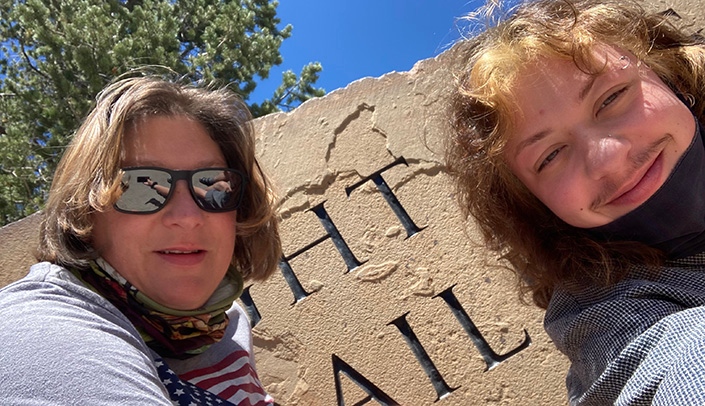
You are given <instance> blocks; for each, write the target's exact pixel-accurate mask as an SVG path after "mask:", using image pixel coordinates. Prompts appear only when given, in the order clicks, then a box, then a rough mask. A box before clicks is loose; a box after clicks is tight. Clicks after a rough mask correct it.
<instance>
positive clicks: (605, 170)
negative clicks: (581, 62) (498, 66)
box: [505, 47, 695, 228]
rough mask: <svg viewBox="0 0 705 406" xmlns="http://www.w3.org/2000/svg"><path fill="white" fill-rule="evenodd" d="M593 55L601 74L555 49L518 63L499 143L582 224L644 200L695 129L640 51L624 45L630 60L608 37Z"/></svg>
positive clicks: (548, 199) (540, 193) (516, 166)
mask: <svg viewBox="0 0 705 406" xmlns="http://www.w3.org/2000/svg"><path fill="white" fill-rule="evenodd" d="M595 55H596V56H597V58H598V61H604V62H605V64H606V65H605V69H604V70H603V71H602V73H600V74H599V75H597V76H591V75H588V74H585V73H584V72H582V71H580V70H579V69H578V68H577V67H576V66H575V64H574V63H573V62H572V61H566V60H560V59H543V60H541V61H539V62H538V63H536V64H534V65H533V66H531V67H529V68H527V69H525V70H524V75H523V76H522V77H521V78H520V79H519V81H518V83H517V86H516V87H515V91H516V95H517V102H518V106H519V109H520V111H519V112H517V114H516V116H515V120H514V123H515V125H516V127H515V132H514V134H512V137H511V138H510V140H509V142H508V145H507V151H506V153H505V159H507V161H508V164H509V166H510V168H511V170H512V172H513V173H514V174H515V175H516V176H517V177H518V178H519V179H520V180H521V181H522V182H523V183H524V185H526V187H527V188H528V189H529V190H530V191H531V192H532V193H533V194H534V195H535V196H536V197H537V198H538V199H539V200H541V201H542V202H543V203H544V204H545V205H546V206H547V207H548V208H549V209H550V210H551V211H552V212H553V213H554V214H556V215H557V216H558V217H559V218H561V219H562V220H563V221H565V222H566V223H568V224H570V225H573V226H575V227H580V228H590V227H597V226H601V225H605V224H607V223H610V222H611V221H613V220H615V219H617V218H618V217H621V216H622V215H624V214H626V213H628V212H630V211H631V210H633V209H635V208H636V207H638V206H639V205H641V204H642V203H644V202H645V201H646V200H647V199H648V198H649V197H650V196H651V195H653V194H654V192H656V190H657V189H658V188H659V187H660V186H661V185H662V184H663V183H664V181H665V180H666V178H667V177H668V175H669V174H670V173H671V171H672V170H673V168H674V167H675V165H676V162H677V161H678V159H679V158H680V156H681V155H682V154H683V152H684V151H685V150H686V149H687V147H688V146H689V145H690V142H691V141H692V139H693V135H694V133H695V120H694V118H693V115H692V114H691V112H690V110H688V108H687V107H686V106H685V105H684V104H683V103H682V102H681V101H680V100H679V99H678V97H676V95H675V94H674V93H673V91H671V90H670V89H669V88H668V87H667V86H666V85H665V84H664V83H663V82H662V81H661V79H659V77H658V76H656V74H655V73H654V72H653V71H651V69H649V68H648V67H646V66H645V65H643V64H638V63H637V62H638V61H637V59H636V57H634V56H633V55H631V54H628V57H629V60H630V61H629V60H627V59H626V58H622V56H623V55H627V53H626V52H621V51H619V50H618V49H616V48H612V47H598V48H597V49H596V51H595ZM620 58H621V59H620ZM674 198H675V199H677V198H678V197H677V196H674Z"/></svg>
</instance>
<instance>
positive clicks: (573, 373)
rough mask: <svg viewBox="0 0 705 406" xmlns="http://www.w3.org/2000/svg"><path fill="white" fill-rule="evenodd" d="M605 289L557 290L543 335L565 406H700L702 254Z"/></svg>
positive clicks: (703, 396) (704, 347)
mask: <svg viewBox="0 0 705 406" xmlns="http://www.w3.org/2000/svg"><path fill="white" fill-rule="evenodd" d="M631 275H632V276H631V278H630V279H627V280H625V281H622V282H621V283H619V284H617V285H615V286H612V287H610V288H595V287H582V288H581V289H579V290H578V291H577V293H576V292H575V291H573V290H571V293H568V292H566V291H565V290H557V291H556V292H555V294H554V295H553V298H552V299H551V303H550V304H549V308H548V310H547V311H546V317H545V320H544V327H545V328H546V331H547V332H548V334H549V336H550V337H551V338H552V339H553V341H554V342H555V344H556V346H557V347H558V349H559V350H560V351H561V352H563V353H564V354H566V355H567V356H568V358H569V359H570V360H571V363H572V364H571V367H570V370H569V372H568V377H567V379H566V383H567V386H568V398H569V400H570V403H571V405H608V404H616V405H651V404H654V405H705V253H701V254H697V255H694V256H691V257H688V258H685V259H681V260H677V261H671V262H668V263H667V264H666V266H664V268H663V269H662V271H661V272H660V273H659V274H658V275H657V276H655V277H652V278H651V280H646V279H645V275H646V271H645V270H644V269H635V270H634V271H633V273H632V274H631Z"/></svg>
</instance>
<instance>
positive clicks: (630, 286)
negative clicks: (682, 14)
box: [447, 0, 705, 405]
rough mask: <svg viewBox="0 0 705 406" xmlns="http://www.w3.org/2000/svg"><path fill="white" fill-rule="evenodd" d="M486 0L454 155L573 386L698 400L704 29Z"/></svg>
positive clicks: (493, 243)
mask: <svg viewBox="0 0 705 406" xmlns="http://www.w3.org/2000/svg"><path fill="white" fill-rule="evenodd" d="M493 3H494V2H493ZM484 11H487V12H489V13H490V16H489V19H490V20H492V19H495V20H497V21H499V22H498V23H497V24H494V25H492V26H490V27H488V28H487V29H486V30H485V31H484V32H482V33H480V34H479V35H477V36H476V37H474V38H471V39H468V40H466V41H465V42H464V43H463V44H461V45H460V50H459V52H460V53H461V54H462V58H463V62H461V64H463V66H464V70H463V72H462V73H461V75H460V76H459V85H458V88H457V91H456V93H455V95H454V102H453V108H452V113H453V129H454V132H453V135H452V138H451V142H450V143H449V145H448V150H447V161H448V167H449V169H450V172H451V174H452V175H453V176H454V178H455V181H456V185H457V188H458V191H459V196H460V202H461V207H462V209H463V210H464V211H465V213H466V214H467V215H470V216H472V217H473V218H474V219H475V220H476V221H477V224H478V226H479V228H480V230H481V231H482V233H483V236H484V239H485V243H486V245H487V246H488V247H489V248H490V249H492V250H494V251H496V252H497V253H498V254H499V255H500V256H502V258H504V259H506V260H507V261H508V264H509V266H510V268H512V269H513V270H514V271H515V272H516V273H517V274H518V276H519V280H520V284H521V287H522V288H523V289H524V290H525V291H529V292H530V293H532V295H533V299H534V302H535V303H536V304H537V305H539V306H541V307H543V308H546V309H547V312H546V317H545V328H546V330H547V332H548V334H549V335H550V336H551V338H552V339H553V341H554V342H555V343H556V345H557V347H558V349H559V350H561V351H562V352H563V353H565V354H566V355H567V356H568V357H569V358H570V360H571V368H570V371H569V375H568V378H567V385H568V392H569V399H570V402H571V404H585V405H587V404H594V405H598V404H703V403H705V365H704V364H702V362H701V360H702V357H703V354H704V353H705V351H704V350H705V339H704V338H705V272H703V271H704V270H705V199H704V198H703V196H705V188H704V187H705V148H704V147H703V140H702V136H701V130H700V126H701V124H702V123H703V119H704V118H705V117H704V112H703V110H704V107H705V102H704V100H703V97H702V95H703V94H705V93H704V92H703V90H705V89H704V88H703V87H704V86H705V70H704V69H703V68H704V67H705V46H704V45H703V42H702V41H701V39H700V38H697V37H692V36H689V35H687V34H685V33H684V32H682V31H680V30H678V29H676V28H675V27H673V26H672V25H671V24H670V23H669V22H668V21H667V18H668V17H667V16H664V15H660V14H649V13H647V12H645V11H644V10H643V9H641V8H640V6H639V5H638V4H636V3H632V2H626V1H603V0H600V1H595V0H586V1H582V0H577V1H570V0H565V1H555V0H539V1H530V2H526V3H522V4H520V5H519V6H517V8H516V9H515V10H514V11H513V12H512V13H511V14H510V15H508V16H503V15H499V13H500V12H499V11H498V10H497V9H495V8H493V7H487V8H485V9H484ZM505 17H506V18H505Z"/></svg>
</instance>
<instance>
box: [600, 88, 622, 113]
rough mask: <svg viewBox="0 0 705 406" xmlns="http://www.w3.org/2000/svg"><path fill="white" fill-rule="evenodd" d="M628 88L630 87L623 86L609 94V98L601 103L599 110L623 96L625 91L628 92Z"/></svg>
mask: <svg viewBox="0 0 705 406" xmlns="http://www.w3.org/2000/svg"><path fill="white" fill-rule="evenodd" d="M627 89H628V87H623V88H621V89H619V90H617V91H616V92H614V93H612V94H610V95H609V96H607V98H606V99H605V100H604V101H603V102H602V103H601V104H600V107H599V108H598V109H597V111H598V112H599V111H601V110H602V109H604V108H605V107H607V106H609V105H610V104H612V103H613V102H614V101H615V100H617V99H618V98H619V96H621V95H622V94H623V93H624V92H626V91H627Z"/></svg>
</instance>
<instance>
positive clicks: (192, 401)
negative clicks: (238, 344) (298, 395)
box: [156, 350, 274, 406]
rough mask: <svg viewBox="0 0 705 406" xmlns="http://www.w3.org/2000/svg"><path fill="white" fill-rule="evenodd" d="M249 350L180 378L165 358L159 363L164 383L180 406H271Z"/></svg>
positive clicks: (270, 399) (235, 353)
mask: <svg viewBox="0 0 705 406" xmlns="http://www.w3.org/2000/svg"><path fill="white" fill-rule="evenodd" d="M249 359H250V357H249V354H248V353H247V351H245V350H241V351H235V352H233V353H231V354H230V355H228V356H227V357H225V358H223V360H221V361H220V362H218V363H216V364H214V365H212V366H209V367H206V368H200V369H195V370H193V371H189V372H186V373H182V374H181V375H180V376H179V375H177V374H176V373H175V372H174V371H173V370H171V368H169V366H168V365H167V364H166V362H164V360H163V359H158V360H157V361H156V366H157V370H158V371H159V377H160V379H161V380H162V383H163V384H164V386H165V387H166V389H167V390H168V392H169V395H170V397H171V400H172V401H173V402H174V403H175V404H177V405H179V406H200V405H207V406H211V405H222V406H226V405H238V406H271V405H273V404H274V400H273V399H272V397H271V396H269V395H268V394H267V393H266V392H265V391H264V389H263V388H262V385H261V384H260V382H259V378H258V377H257V372H256V371H255V370H254V368H252V365H251V364H250V362H249Z"/></svg>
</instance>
